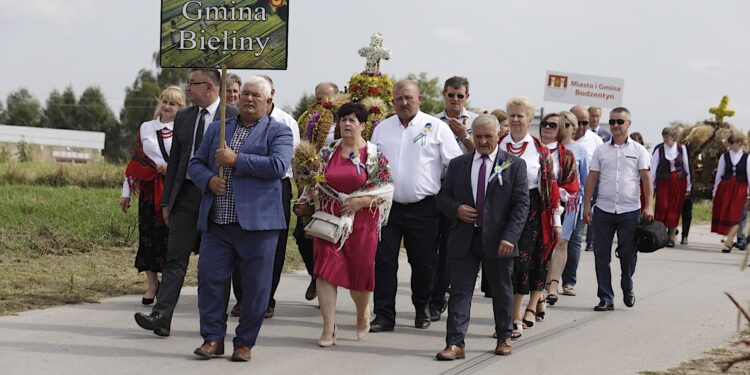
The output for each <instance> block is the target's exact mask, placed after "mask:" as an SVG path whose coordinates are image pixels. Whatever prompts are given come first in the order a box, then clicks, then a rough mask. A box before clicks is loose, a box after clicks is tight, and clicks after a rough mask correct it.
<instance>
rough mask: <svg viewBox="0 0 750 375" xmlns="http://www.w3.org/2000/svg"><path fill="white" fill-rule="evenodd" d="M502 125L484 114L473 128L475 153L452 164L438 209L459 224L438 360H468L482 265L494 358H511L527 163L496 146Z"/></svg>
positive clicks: (452, 237)
mask: <svg viewBox="0 0 750 375" xmlns="http://www.w3.org/2000/svg"><path fill="white" fill-rule="evenodd" d="M499 131H500V124H499V123H498V121H497V118H496V117H495V116H492V115H481V116H479V117H477V118H476V119H475V120H474V122H473V124H472V137H473V139H474V145H475V146H476V150H475V151H474V152H471V153H468V154H466V155H463V156H459V157H457V158H455V159H453V160H451V162H450V164H449V165H448V173H447V174H446V177H445V179H444V180H443V184H442V188H441V189H440V193H439V194H438V196H437V205H438V207H439V208H440V210H441V211H442V212H443V213H444V214H445V215H446V216H447V217H449V218H452V219H453V220H454V224H453V225H452V226H451V231H450V234H449V237H448V262H449V263H448V267H449V268H450V270H451V272H450V279H451V294H450V300H449V301H448V322H447V333H446V336H445V342H446V347H445V349H443V351H441V352H440V353H438V354H437V355H436V358H437V359H438V360H453V359H462V358H465V354H464V337H466V332H467V330H468V327H469V317H470V310H471V299H472V296H473V294H474V284H475V282H476V279H477V272H478V271H479V264H480V262H481V263H482V266H483V268H484V270H485V274H486V276H487V279H488V282H489V285H490V290H491V293H492V309H493V312H494V315H495V332H496V334H497V346H496V347H495V354H498V355H509V354H511V344H510V335H511V331H512V327H511V326H512V321H513V316H512V310H513V283H512V280H511V276H512V274H513V258H514V257H515V256H518V246H517V243H518V238H519V237H520V236H521V231H522V230H523V227H524V225H525V223H526V219H527V216H528V212H529V189H528V183H527V177H526V163H525V162H524V161H523V159H520V158H518V157H515V156H513V155H511V154H508V153H506V152H504V151H502V150H500V149H499V148H498V147H497V142H498V137H499V136H498V133H499Z"/></svg>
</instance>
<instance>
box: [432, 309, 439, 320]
mask: <svg viewBox="0 0 750 375" xmlns="http://www.w3.org/2000/svg"><path fill="white" fill-rule="evenodd" d="M440 315H441V314H440V310H430V321H433V322H437V321H439V320H440Z"/></svg>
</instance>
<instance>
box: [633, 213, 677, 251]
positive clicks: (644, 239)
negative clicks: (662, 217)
mask: <svg viewBox="0 0 750 375" xmlns="http://www.w3.org/2000/svg"><path fill="white" fill-rule="evenodd" d="M667 242H669V235H668V233H667V227H666V226H665V225H664V223H662V222H661V221H658V220H652V221H650V222H647V223H646V222H643V223H641V224H640V225H638V229H636V230H635V244H636V245H635V246H636V248H637V249H638V251H639V252H641V253H653V252H654V251H656V250H659V249H661V248H662V247H664V246H667Z"/></svg>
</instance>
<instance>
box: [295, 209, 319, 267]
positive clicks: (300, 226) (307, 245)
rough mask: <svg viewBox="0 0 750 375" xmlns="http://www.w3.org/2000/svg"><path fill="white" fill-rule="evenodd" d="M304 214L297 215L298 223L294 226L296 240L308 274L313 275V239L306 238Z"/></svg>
mask: <svg viewBox="0 0 750 375" xmlns="http://www.w3.org/2000/svg"><path fill="white" fill-rule="evenodd" d="M303 217H304V216H297V225H296V226H295V227H294V232H292V236H294V241H295V242H296V243H297V250H298V251H299V255H300V256H301V257H302V261H303V262H304V263H305V269H306V270H307V274H308V275H310V276H312V274H313V266H314V263H313V240H312V238H305V223H304V222H303Z"/></svg>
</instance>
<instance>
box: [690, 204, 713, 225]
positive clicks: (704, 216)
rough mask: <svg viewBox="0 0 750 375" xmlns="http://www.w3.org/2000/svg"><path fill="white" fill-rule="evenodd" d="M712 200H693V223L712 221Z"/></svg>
mask: <svg viewBox="0 0 750 375" xmlns="http://www.w3.org/2000/svg"><path fill="white" fill-rule="evenodd" d="M711 208H712V205H711V201H710V200H707V199H701V200H695V201H693V223H695V224H708V223H711Z"/></svg>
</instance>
